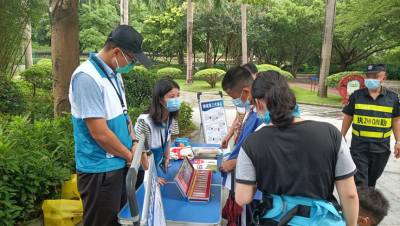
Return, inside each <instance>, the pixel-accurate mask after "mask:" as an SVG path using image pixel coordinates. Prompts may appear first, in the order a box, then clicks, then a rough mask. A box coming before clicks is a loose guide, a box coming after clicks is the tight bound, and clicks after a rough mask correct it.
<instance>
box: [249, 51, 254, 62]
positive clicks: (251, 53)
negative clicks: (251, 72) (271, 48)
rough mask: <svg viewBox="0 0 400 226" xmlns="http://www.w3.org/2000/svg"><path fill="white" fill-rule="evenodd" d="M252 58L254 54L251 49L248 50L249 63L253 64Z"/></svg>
mask: <svg viewBox="0 0 400 226" xmlns="http://www.w3.org/2000/svg"><path fill="white" fill-rule="evenodd" d="M253 56H254V52H253V48H251V49H250V63H253Z"/></svg>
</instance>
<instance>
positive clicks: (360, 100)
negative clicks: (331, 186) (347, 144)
mask: <svg viewBox="0 0 400 226" xmlns="http://www.w3.org/2000/svg"><path fill="white" fill-rule="evenodd" d="M364 73H365V85H366V86H367V88H365V89H360V90H357V91H355V92H354V93H353V94H352V95H351V96H350V98H349V103H348V104H347V105H346V106H345V107H344V108H343V113H344V118H343V123H342V131H341V133H342V135H343V136H344V137H345V136H346V133H347V131H348V130H349V128H350V125H351V124H352V123H353V128H352V132H353V136H352V139H351V148H350V153H351V156H352V158H353V161H354V163H355V164H356V166H357V174H356V175H355V182H356V185H357V186H371V187H374V186H375V185H376V181H377V180H378V178H379V177H380V176H381V175H382V173H383V170H384V169H385V166H386V163H387V161H388V159H389V156H390V135H391V133H392V129H393V134H394V137H395V139H396V141H395V147H394V154H395V157H396V158H399V157H400V117H399V116H400V103H399V95H398V94H397V93H395V92H393V91H391V90H388V89H386V88H384V87H382V83H383V82H384V81H385V80H386V76H385V75H386V64H370V65H368V66H367V70H366V71H365V72H364Z"/></svg>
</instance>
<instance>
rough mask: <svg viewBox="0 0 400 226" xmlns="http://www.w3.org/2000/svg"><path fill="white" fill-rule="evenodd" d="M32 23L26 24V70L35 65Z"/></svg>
mask: <svg viewBox="0 0 400 226" xmlns="http://www.w3.org/2000/svg"><path fill="white" fill-rule="evenodd" d="M31 29H32V27H31V24H30V23H28V24H27V25H26V29H25V37H26V40H27V41H26V43H25V44H24V47H23V48H24V50H25V48H26V50H25V70H26V69H28V68H30V67H32V65H33V59H32V32H31Z"/></svg>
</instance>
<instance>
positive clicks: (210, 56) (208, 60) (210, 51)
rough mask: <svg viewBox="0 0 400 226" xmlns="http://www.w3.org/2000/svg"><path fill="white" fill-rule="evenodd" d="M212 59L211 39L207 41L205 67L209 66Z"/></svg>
mask: <svg viewBox="0 0 400 226" xmlns="http://www.w3.org/2000/svg"><path fill="white" fill-rule="evenodd" d="M212 59H213V43H212V42H211V41H208V48H207V62H206V63H207V65H206V68H211V65H212Z"/></svg>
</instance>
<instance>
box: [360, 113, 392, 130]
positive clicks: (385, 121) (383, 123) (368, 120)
mask: <svg viewBox="0 0 400 226" xmlns="http://www.w3.org/2000/svg"><path fill="white" fill-rule="evenodd" d="M353 123H354V124H356V125H360V126H371V127H379V128H390V127H392V119H391V118H378V117H369V116H364V115H354V116H353Z"/></svg>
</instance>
